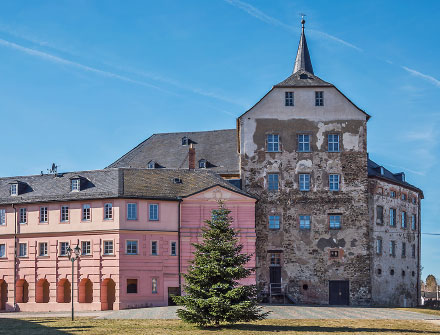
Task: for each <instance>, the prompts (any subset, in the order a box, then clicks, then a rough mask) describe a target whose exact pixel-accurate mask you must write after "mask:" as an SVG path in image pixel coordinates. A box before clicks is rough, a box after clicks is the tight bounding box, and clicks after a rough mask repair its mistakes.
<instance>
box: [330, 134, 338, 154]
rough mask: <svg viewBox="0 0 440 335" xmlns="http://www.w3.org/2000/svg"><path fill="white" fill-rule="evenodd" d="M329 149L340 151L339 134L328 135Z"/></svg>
mask: <svg viewBox="0 0 440 335" xmlns="http://www.w3.org/2000/svg"><path fill="white" fill-rule="evenodd" d="M328 151H329V152H339V135H338V134H329V135H328Z"/></svg>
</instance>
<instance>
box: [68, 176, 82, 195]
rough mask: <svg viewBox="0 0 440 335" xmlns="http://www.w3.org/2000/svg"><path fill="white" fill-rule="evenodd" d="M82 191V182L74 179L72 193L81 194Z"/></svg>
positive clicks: (71, 185) (71, 183)
mask: <svg viewBox="0 0 440 335" xmlns="http://www.w3.org/2000/svg"><path fill="white" fill-rule="evenodd" d="M80 190H81V180H80V179H79V178H73V179H71V180H70V191H71V192H79V191H80Z"/></svg>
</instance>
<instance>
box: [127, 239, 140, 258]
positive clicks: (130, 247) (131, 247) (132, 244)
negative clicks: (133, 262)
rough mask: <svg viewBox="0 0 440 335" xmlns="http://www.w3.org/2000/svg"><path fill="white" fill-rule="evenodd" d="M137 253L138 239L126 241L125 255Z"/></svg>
mask: <svg viewBox="0 0 440 335" xmlns="http://www.w3.org/2000/svg"><path fill="white" fill-rule="evenodd" d="M137 254H138V241H127V255H137Z"/></svg>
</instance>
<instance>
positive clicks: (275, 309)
mask: <svg viewBox="0 0 440 335" xmlns="http://www.w3.org/2000/svg"><path fill="white" fill-rule="evenodd" d="M177 308H178V307H176V306H169V307H151V308H139V309H125V310H121V311H87V312H80V311H78V312H76V313H75V315H76V316H78V317H95V318H97V319H177V315H176V310H177ZM264 310H265V311H270V312H271V314H270V315H269V319H393V320H440V316H436V315H430V314H423V313H416V312H408V311H402V310H397V309H393V308H369V307H327V306H291V305H290V306H282V305H281V306H273V305H272V306H269V305H265V306H264ZM34 317H44V318H48V317H70V312H50V313H37V312H35V313H31V312H19V313H0V318H34ZM435 322H440V321H435Z"/></svg>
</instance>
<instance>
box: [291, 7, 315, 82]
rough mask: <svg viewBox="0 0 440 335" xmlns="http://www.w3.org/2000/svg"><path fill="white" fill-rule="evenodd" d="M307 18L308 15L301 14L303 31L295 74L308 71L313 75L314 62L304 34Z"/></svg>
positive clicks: (294, 69)
mask: <svg viewBox="0 0 440 335" xmlns="http://www.w3.org/2000/svg"><path fill="white" fill-rule="evenodd" d="M305 16H306V14H303V13H301V26H302V31H301V38H300V40H299V46H298V52H297V54H296V59H295V66H294V68H293V73H296V72H298V71H306V72H309V73H311V74H313V67H312V61H311V60H310V54H309V48H308V47H307V41H306V35H305V33H304V24H305V23H306V20H304V17H305Z"/></svg>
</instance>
